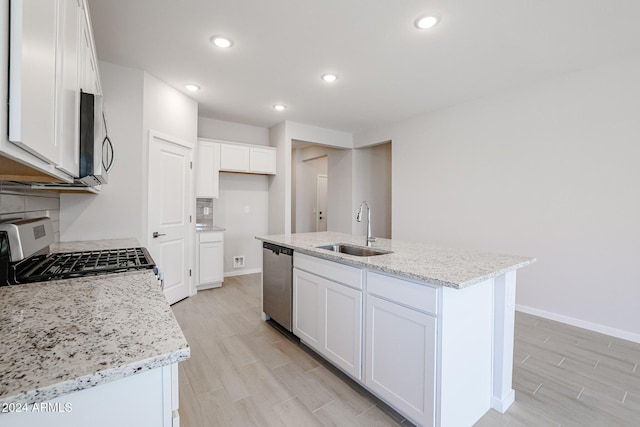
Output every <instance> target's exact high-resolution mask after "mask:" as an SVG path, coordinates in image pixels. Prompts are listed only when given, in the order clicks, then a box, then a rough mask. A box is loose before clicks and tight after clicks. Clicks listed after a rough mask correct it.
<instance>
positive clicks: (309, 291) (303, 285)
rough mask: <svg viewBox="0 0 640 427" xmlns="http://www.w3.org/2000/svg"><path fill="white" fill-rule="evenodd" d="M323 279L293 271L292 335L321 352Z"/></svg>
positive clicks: (296, 270)
mask: <svg viewBox="0 0 640 427" xmlns="http://www.w3.org/2000/svg"><path fill="white" fill-rule="evenodd" d="M322 281H323V279H322V278H320V277H318V276H314V275H313V274H309V273H307V272H304V271H301V270H298V269H297V268H294V269H293V333H294V334H295V335H296V336H298V337H299V338H300V339H301V340H303V341H304V342H305V343H306V344H307V345H309V346H310V347H313V348H315V349H316V350H318V351H322V347H323V346H322V336H323V334H324V331H323V322H322V318H321V316H322V311H323V307H322V300H323V299H322V293H323V288H324V285H323V283H322Z"/></svg>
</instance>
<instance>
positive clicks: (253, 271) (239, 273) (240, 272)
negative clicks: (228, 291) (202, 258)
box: [224, 268, 262, 277]
mask: <svg viewBox="0 0 640 427" xmlns="http://www.w3.org/2000/svg"><path fill="white" fill-rule="evenodd" d="M256 273H262V269H261V268H247V269H246V270H238V271H227V272H225V273H224V277H232V276H244V275H245V274H256Z"/></svg>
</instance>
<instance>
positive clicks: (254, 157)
mask: <svg viewBox="0 0 640 427" xmlns="http://www.w3.org/2000/svg"><path fill="white" fill-rule="evenodd" d="M249 171H250V172H256V173H266V174H275V173H276V150H274V149H273V148H262V147H250V150H249Z"/></svg>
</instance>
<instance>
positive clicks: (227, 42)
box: [209, 36, 233, 49]
mask: <svg viewBox="0 0 640 427" xmlns="http://www.w3.org/2000/svg"><path fill="white" fill-rule="evenodd" d="M209 41H210V42H211V43H213V44H214V45H215V46H218V47H220V48H222V49H226V48H228V47H231V46H233V41H231V39H230V38H227V37H222V36H211V38H210V39H209Z"/></svg>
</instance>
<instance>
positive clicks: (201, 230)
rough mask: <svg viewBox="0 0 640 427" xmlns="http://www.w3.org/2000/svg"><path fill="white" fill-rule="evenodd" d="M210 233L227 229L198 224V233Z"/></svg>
mask: <svg viewBox="0 0 640 427" xmlns="http://www.w3.org/2000/svg"><path fill="white" fill-rule="evenodd" d="M209 231H225V229H224V228H222V227H218V226H217V225H213V224H196V233H206V232H209Z"/></svg>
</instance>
